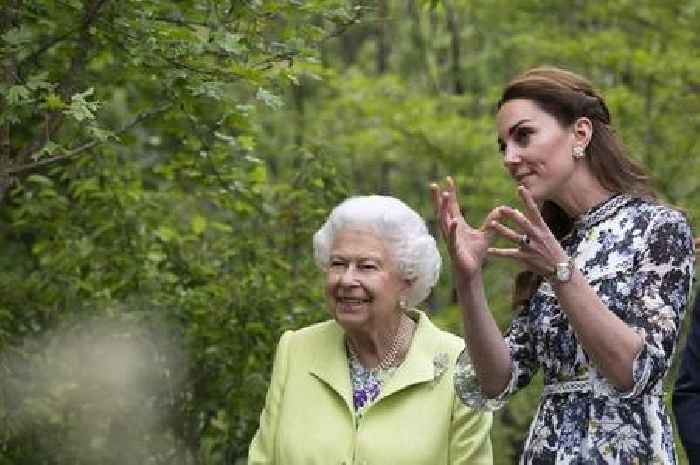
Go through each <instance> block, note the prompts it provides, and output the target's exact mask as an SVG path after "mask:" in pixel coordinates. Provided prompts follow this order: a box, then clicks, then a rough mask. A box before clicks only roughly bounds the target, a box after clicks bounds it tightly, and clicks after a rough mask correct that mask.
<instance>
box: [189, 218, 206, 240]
mask: <svg viewBox="0 0 700 465" xmlns="http://www.w3.org/2000/svg"><path fill="white" fill-rule="evenodd" d="M206 229H207V219H206V218H204V217H203V216H200V215H195V216H194V217H193V218H192V232H193V233H195V234H197V235H200V234H202V233H203V232H204V231H205V230H206Z"/></svg>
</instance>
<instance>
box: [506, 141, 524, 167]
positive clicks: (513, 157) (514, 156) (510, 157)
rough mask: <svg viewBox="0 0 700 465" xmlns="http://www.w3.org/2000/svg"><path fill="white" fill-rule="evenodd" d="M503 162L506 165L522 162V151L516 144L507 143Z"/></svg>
mask: <svg viewBox="0 0 700 465" xmlns="http://www.w3.org/2000/svg"><path fill="white" fill-rule="evenodd" d="M503 163H504V164H506V165H513V164H516V163H520V153H519V152H518V148H517V147H516V146H514V144H508V145H506V147H505V150H504V153H503Z"/></svg>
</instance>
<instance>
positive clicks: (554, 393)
mask: <svg viewBox="0 0 700 465" xmlns="http://www.w3.org/2000/svg"><path fill="white" fill-rule="evenodd" d="M496 125H497V129H498V144H499V146H500V149H501V153H502V154H503V164H504V165H505V168H506V171H507V172H508V173H509V174H510V176H511V177H512V178H513V180H514V181H515V182H516V184H517V185H518V193H519V195H520V197H521V198H522V200H523V203H524V206H525V208H524V210H523V211H520V210H517V209H515V208H512V207H507V206H501V207H497V208H495V209H494V210H493V211H491V212H490V213H489V215H488V216H487V218H486V220H485V222H484V223H483V225H482V226H481V227H480V228H478V229H475V228H473V227H471V226H470V225H469V224H468V223H467V222H466V221H465V220H464V218H463V217H462V215H461V213H460V210H459V206H458V204H457V197H456V192H455V186H454V183H453V182H452V181H451V180H448V184H447V187H446V188H440V187H438V186H433V199H434V201H435V207H436V210H437V213H438V216H439V218H440V223H441V228H442V231H443V234H444V236H445V237H446V238H448V243H449V250H450V254H451V258H452V261H453V263H454V267H455V270H456V274H457V288H458V295H459V301H460V304H461V307H462V313H463V320H464V327H465V337H466V340H467V346H468V350H469V353H470V354H471V358H472V363H473V365H472V366H473V369H472V366H461V367H460V365H462V364H461V363H460V364H458V368H457V370H458V374H457V376H456V378H455V382H456V388H457V391H458V393H459V395H460V397H461V398H462V400H463V401H464V402H465V403H466V404H468V405H471V406H473V407H479V408H485V409H493V408H497V407H499V406H500V405H502V404H503V403H504V401H505V399H506V398H507V397H508V396H509V395H511V394H512V393H514V392H515V391H517V390H518V389H520V388H522V387H524V386H525V385H527V384H528V383H529V381H530V379H531V378H532V376H533V374H534V373H535V372H536V371H537V370H538V369H539V368H542V370H543V372H544V380H545V387H544V392H543V393H542V397H541V400H540V406H539V409H538V411H537V414H536V416H535V418H534V420H533V422H532V425H531V427H530V431H529V435H528V438H527V440H526V442H525V449H524V452H523V454H522V457H521V463H523V464H544V463H548V464H583V463H591V464H593V463H595V464H651V463H654V464H673V463H675V454H674V449H673V435H672V434H671V424H670V421H669V418H668V415H667V412H666V408H665V406H664V402H663V399H662V396H661V394H662V381H663V378H664V376H665V375H666V373H667V372H668V368H669V365H670V360H671V357H672V354H673V352H674V349H675V347H676V343H677V339H678V330H679V326H680V322H681V319H682V316H683V312H684V309H685V307H686V304H687V302H688V294H689V290H690V284H691V282H692V276H693V260H694V259H693V237H692V234H691V231H690V227H689V226H688V223H687V221H686V218H685V217H684V215H683V214H681V213H680V212H678V211H676V210H674V209H672V208H669V207H668V206H665V205H663V204H661V203H659V202H657V201H655V200H654V195H653V192H652V190H651V188H650V186H649V184H648V182H647V179H648V178H647V176H646V175H645V173H644V171H643V170H642V168H641V167H640V166H639V165H638V164H637V163H635V162H633V161H632V160H631V159H630V158H629V157H628V156H627V155H626V153H625V150H624V147H623V145H622V144H621V142H620V141H619V140H618V139H617V137H616V135H615V132H614V130H613V129H612V126H611V120H610V113H609V111H608V108H607V106H606V104H605V102H604V100H603V98H602V97H601V96H600V95H599V94H598V93H597V92H596V91H595V90H594V89H593V88H592V86H591V85H590V83H589V82H588V81H586V80H585V79H583V78H581V77H580V76H578V75H576V74H574V73H571V72H568V71H565V70H561V69H556V68H538V69H533V70H531V71H529V72H526V73H525V74H523V75H521V76H519V77H517V78H516V79H515V80H514V81H512V82H511V83H510V84H509V85H508V86H507V87H506V89H505V91H504V93H503V95H502V98H501V100H500V102H499V104H498V113H497V116H496ZM506 221H507V222H508V223H507V224H506ZM496 236H498V237H502V238H504V239H505V240H507V241H510V242H512V243H513V244H514V245H515V246H516V247H513V248H507V249H501V248H493V247H490V245H491V243H492V239H493V238H494V237H496ZM488 254H491V255H494V256H498V257H505V258H507V259H511V260H513V261H515V262H517V263H518V264H520V265H521V266H522V267H523V268H524V269H525V271H524V272H523V273H521V274H520V275H519V276H518V278H517V279H516V291H515V301H514V310H515V312H516V314H515V317H514V319H513V321H512V323H511V325H510V327H509V329H508V331H507V333H506V335H505V337H503V336H502V335H501V333H500V331H499V329H498V327H497V326H496V323H495V321H494V319H493V317H492V316H491V314H490V313H489V310H488V305H487V302H486V299H485V297H484V295H485V294H484V287H483V280H482V266H483V263H484V259H485V258H486V256H487V255H488Z"/></svg>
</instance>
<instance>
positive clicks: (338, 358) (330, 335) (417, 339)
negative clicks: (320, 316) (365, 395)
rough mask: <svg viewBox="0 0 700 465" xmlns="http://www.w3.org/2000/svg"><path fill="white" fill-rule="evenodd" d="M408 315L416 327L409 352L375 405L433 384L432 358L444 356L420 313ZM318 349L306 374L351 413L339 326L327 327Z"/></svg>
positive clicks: (341, 331) (425, 317) (435, 330)
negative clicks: (338, 398)
mask: <svg viewBox="0 0 700 465" xmlns="http://www.w3.org/2000/svg"><path fill="white" fill-rule="evenodd" d="M411 313H412V315H413V316H417V317H418V326H417V327H416V332H415V334H414V336H413V342H412V343H411V348H410V349H409V351H408V355H407V356H406V360H405V361H404V363H403V364H402V365H401V366H400V367H399V368H398V369H397V370H396V372H395V373H394V375H393V376H392V377H391V378H389V380H387V383H386V384H385V385H384V388H383V389H382V393H381V394H380V396H379V398H378V399H377V402H379V401H381V399H383V398H385V397H388V396H390V395H392V394H394V393H396V392H399V391H401V390H403V389H405V388H407V387H409V386H412V385H414V384H419V383H425V382H429V381H433V379H435V370H436V367H435V363H436V357H439V356H440V355H446V354H440V353H439V351H438V344H439V338H440V336H439V333H438V330H437V328H436V327H435V326H434V325H433V323H432V322H431V321H430V319H429V318H428V317H427V316H426V315H425V313H423V312H420V311H411ZM318 347H320V348H322V349H321V350H320V351H319V352H318V353H317V354H315V357H314V361H313V363H312V366H311V368H310V370H309V372H310V373H311V375H312V376H314V377H315V378H316V379H318V380H319V381H320V382H322V383H324V384H326V385H327V386H328V387H329V388H331V389H332V390H333V391H335V392H336V393H337V395H338V396H339V397H340V398H341V399H343V401H344V402H345V404H346V405H347V407H348V409H349V410H350V411H351V412H352V411H354V408H353V403H352V385H351V384H350V371H349V368H348V357H347V353H346V351H345V338H344V333H343V330H342V329H341V328H340V326H338V325H337V324H333V325H329V326H328V330H327V331H326V332H325V334H324V339H323V342H322V344H319V345H318Z"/></svg>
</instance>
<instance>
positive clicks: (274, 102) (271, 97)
mask: <svg viewBox="0 0 700 465" xmlns="http://www.w3.org/2000/svg"><path fill="white" fill-rule="evenodd" d="M255 97H256V98H257V99H258V100H261V101H262V102H263V103H264V104H265V105H267V106H268V107H270V108H272V109H273V110H279V109H280V108H282V107H283V106H284V101H283V100H282V99H281V98H279V97H278V96H277V95H275V94H273V93H272V92H270V91H268V90H265V89H263V88H262V87H259V88H258V92H257V93H256V94H255Z"/></svg>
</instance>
